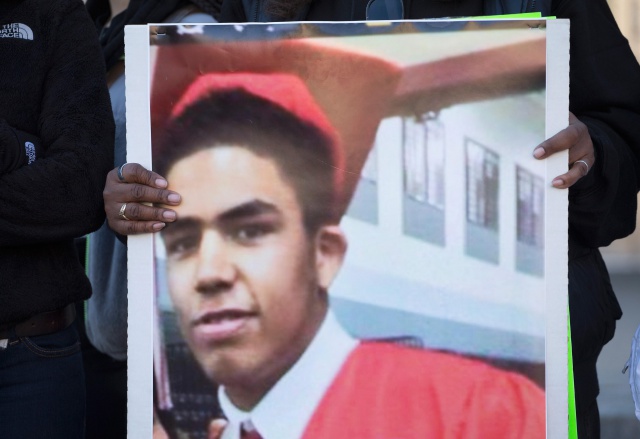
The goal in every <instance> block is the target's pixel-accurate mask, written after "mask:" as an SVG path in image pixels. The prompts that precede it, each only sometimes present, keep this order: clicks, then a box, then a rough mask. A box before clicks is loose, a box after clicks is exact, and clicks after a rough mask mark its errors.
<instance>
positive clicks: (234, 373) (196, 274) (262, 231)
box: [162, 146, 346, 409]
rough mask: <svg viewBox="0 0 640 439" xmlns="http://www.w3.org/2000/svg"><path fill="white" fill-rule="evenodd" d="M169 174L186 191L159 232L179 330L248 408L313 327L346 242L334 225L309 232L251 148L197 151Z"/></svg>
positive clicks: (280, 182) (287, 190)
mask: <svg viewBox="0 0 640 439" xmlns="http://www.w3.org/2000/svg"><path fill="white" fill-rule="evenodd" d="M166 177H167V179H168V181H169V182H170V184H171V189H172V190H175V191H177V192H178V193H180V194H181V195H182V199H183V201H182V204H181V205H180V206H178V207H177V208H174V209H175V210H176V212H177V214H178V218H179V219H178V221H177V222H175V223H174V224H172V225H171V226H169V227H167V228H166V229H165V230H164V231H163V232H162V236H163V239H164V243H165V247H166V250H167V274H168V283H169V292H170V295H171V298H172V301H173V304H174V307H175V309H176V311H177V313H178V317H179V322H180V327H181V330H182V333H183V335H184V337H185V338H186V340H187V343H188V344H189V346H190V348H191V350H192V351H193V353H194V355H195V357H196V359H197V360H198V362H199V363H200V365H201V366H202V368H203V369H204V371H205V372H206V373H207V374H208V375H209V377H210V378H211V379H213V380H214V381H216V382H218V383H220V384H223V385H224V386H225V387H226V390H227V393H228V394H229V396H230V397H231V399H232V400H233V401H234V403H236V404H237V405H239V406H244V407H243V408H247V409H248V408H251V407H252V406H253V405H255V403H257V402H258V401H259V399H260V398H261V397H262V396H263V395H264V393H265V392H266V391H267V390H269V388H271V386H272V385H273V384H274V383H275V382H276V381H277V380H278V379H279V378H280V377H281V376H282V375H283V374H284V373H285V372H286V371H287V370H288V368H289V367H290V366H291V365H292V364H293V363H294V362H295V361H296V360H297V359H298V358H299V356H300V355H301V354H302V352H304V350H305V349H306V347H307V345H308V344H309V342H310V341H311V339H312V338H313V336H314V335H315V333H316V331H317V329H318V327H319V325H320V323H321V322H322V320H323V318H324V316H325V313H326V307H327V300H326V297H325V296H326V294H325V293H324V292H323V291H322V288H321V287H323V288H327V287H328V285H329V283H330V282H331V280H332V279H333V277H334V276H335V274H336V273H337V270H338V269H339V267H340V264H341V262H342V257H343V255H344V251H345V248H346V243H345V241H344V239H343V236H342V234H341V232H340V231H339V229H338V228H337V226H325V227H322V228H320V230H319V231H318V232H316V233H315V234H313V235H310V234H309V233H307V232H306V230H305V229H304V226H303V216H302V210H301V207H300V205H299V203H298V199H297V198H296V193H295V191H294V189H293V187H292V186H291V184H290V183H289V182H288V181H287V180H285V179H283V178H282V176H281V174H280V172H279V170H278V168H277V166H276V164H275V163H274V162H273V161H272V160H270V159H269V158H264V157H259V156H257V155H255V154H254V153H252V152H250V151H249V150H247V149H244V148H241V147H233V146H229V147H227V146H220V147H215V148H211V149H206V150H203V151H199V152H197V153H194V154H192V155H190V156H187V157H186V158H184V159H182V160H180V161H178V162H177V163H176V164H175V165H174V166H173V168H171V170H170V171H169V173H168V175H167V176H166Z"/></svg>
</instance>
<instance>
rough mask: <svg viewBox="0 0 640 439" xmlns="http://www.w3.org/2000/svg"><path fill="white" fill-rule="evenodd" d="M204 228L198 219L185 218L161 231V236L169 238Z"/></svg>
mask: <svg viewBox="0 0 640 439" xmlns="http://www.w3.org/2000/svg"><path fill="white" fill-rule="evenodd" d="M201 226H202V222H201V221H199V220H197V219H196V218H184V219H180V220H179V221H176V222H174V223H169V224H167V227H165V228H164V229H162V230H161V231H160V236H167V235H171V234H175V233H180V232H181V231H183V230H189V229H195V228H199V227H201Z"/></svg>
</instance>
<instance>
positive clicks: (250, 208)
mask: <svg viewBox="0 0 640 439" xmlns="http://www.w3.org/2000/svg"><path fill="white" fill-rule="evenodd" d="M266 213H276V214H279V213H280V209H278V208H277V207H276V206H275V205H274V204H271V203H268V202H266V201H262V200H257V199H256V200H252V201H249V202H247V203H243V204H240V205H239V206H236V207H233V208H232V209H229V210H227V211H225V212H224V213H222V214H221V215H220V216H219V217H218V219H217V221H219V222H229V221H233V220H236V219H242V218H250V217H253V216H257V215H262V214H266Z"/></svg>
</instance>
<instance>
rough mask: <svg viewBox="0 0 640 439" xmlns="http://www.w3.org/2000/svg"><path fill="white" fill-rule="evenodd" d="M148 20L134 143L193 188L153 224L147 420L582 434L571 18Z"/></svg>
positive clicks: (286, 429)
mask: <svg viewBox="0 0 640 439" xmlns="http://www.w3.org/2000/svg"><path fill="white" fill-rule="evenodd" d="M127 38H128V39H127V69H128V70H127V72H128V75H127V81H128V82H127V112H128V120H129V124H130V125H129V126H128V132H129V133H132V134H131V135H132V136H137V139H136V140H135V141H129V142H128V143H129V144H130V145H136V148H134V149H133V150H132V151H131V150H130V151H129V153H128V154H129V155H128V161H137V162H140V163H143V164H145V163H146V164H147V165H148V166H151V167H152V169H153V170H154V171H156V172H158V173H160V174H161V175H163V176H165V177H166V178H167V180H168V181H169V185H170V186H169V188H170V189H172V190H174V191H176V192H178V193H180V194H181V196H182V200H183V201H182V203H181V204H180V205H179V206H178V207H175V208H174V209H175V211H176V212H177V214H178V221H176V222H175V223H173V224H170V225H169V226H167V227H166V228H165V229H164V230H163V231H162V232H160V233H158V234H157V235H156V236H154V237H133V239H130V242H129V273H130V276H129V277H130V278H129V282H130V288H129V291H135V295H136V296H137V297H136V298H135V299H134V298H133V297H132V295H130V312H129V315H130V316H138V317H140V318H135V319H133V320H132V319H131V318H130V321H129V352H130V358H132V357H131V355H133V359H132V360H131V363H132V364H131V366H130V371H129V372H130V376H129V382H130V386H129V389H130V404H129V432H130V433H129V435H130V436H132V434H133V432H138V433H139V434H142V435H144V436H136V437H151V433H150V432H151V426H152V423H155V424H156V425H157V428H158V429H161V430H162V431H163V432H164V434H166V435H167V436H168V437H171V438H179V439H182V438H192V439H200V438H207V437H208V433H207V429H208V425H209V423H210V422H211V421H212V420H214V419H223V418H224V419H226V420H227V422H228V423H227V426H226V428H225V430H224V436H223V437H225V438H240V437H245V436H244V435H245V434H247V433H258V434H260V436H259V437H264V438H280V439H283V438H329V437H330V438H340V437H343V438H347V437H348V438H356V437H363V438H364V437H366V438H444V437H460V438H485V437H492V438H512V437H513V438H543V437H565V436H566V432H567V427H566V405H567V399H566V393H567V388H566V376H567V375H566V373H567V369H566V335H567V332H566V303H567V302H566V246H565V245H562V244H559V243H564V242H566V224H567V223H566V221H567V219H566V194H562V192H561V191H558V190H554V189H552V188H551V185H550V181H551V178H552V177H553V176H555V175H557V174H559V173H561V172H562V169H563V161H562V160H563V159H564V166H566V157H555V158H553V159H550V160H547V161H540V160H536V159H535V158H534V157H533V155H532V152H533V149H534V148H535V147H536V146H537V145H538V144H539V143H540V142H542V141H543V140H544V139H545V138H546V137H548V136H549V135H550V134H553V133H554V132H555V131H557V130H558V129H559V128H562V127H563V123H565V124H566V118H567V111H568V110H567V99H568V88H567V82H568V80H566V77H567V76H568V71H567V64H568V62H567V55H568V52H566V53H563V52H562V50H563V49H562V48H563V47H565V48H566V47H567V45H568V41H565V40H567V39H568V31H567V27H566V23H564V22H562V21H557V22H556V21H549V22H547V21H545V20H513V21H487V22H482V21H475V22H474V21H421V22H398V23H386V24H382V25H381V24H377V25H371V24H370V23H305V24H299V23H287V24H277V25H276V24H252V25H242V26H240V25H162V26H149V27H146V26H144V27H137V28H130V29H128V34H127ZM130 60H131V63H130ZM130 68H131V70H129V69H130ZM135 69H138V70H137V71H138V72H139V74H137V75H136V76H135V78H132V79H131V80H130V79H129V77H130V76H132V75H130V74H129V72H130V71H132V72H134V74H135V72H136V70H135ZM129 116H132V117H129ZM131 125H133V126H134V127H135V129H133V127H132V126H131ZM554 130H555V131H554ZM563 225H564V227H563ZM563 270H564V271H563ZM132 286H133V287H132ZM152 340H153V343H151V341H152ZM151 344H152V345H153V347H152V348H151V347H150V345H151ZM136 358H138V360H136ZM133 382H135V383H136V384H135V386H132V385H131V383H133ZM133 387H135V389H134V388H133ZM562 413H564V419H563V416H562ZM152 416H153V419H152ZM554 416H557V417H554ZM134 417H135V418H136V419H132V418H134ZM132 437H133V436H132Z"/></svg>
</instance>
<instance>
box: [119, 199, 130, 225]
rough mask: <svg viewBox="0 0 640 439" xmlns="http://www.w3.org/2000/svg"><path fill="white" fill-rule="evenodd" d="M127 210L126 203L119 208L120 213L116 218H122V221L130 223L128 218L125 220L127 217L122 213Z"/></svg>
mask: <svg viewBox="0 0 640 439" xmlns="http://www.w3.org/2000/svg"><path fill="white" fill-rule="evenodd" d="M126 209H127V203H124V204H123V205H122V207H121V208H120V213H118V216H119V217H120V218H122V219H123V220H127V221H131V220H130V219H129V218H127V215H125V214H124V211H125V210H126Z"/></svg>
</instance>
